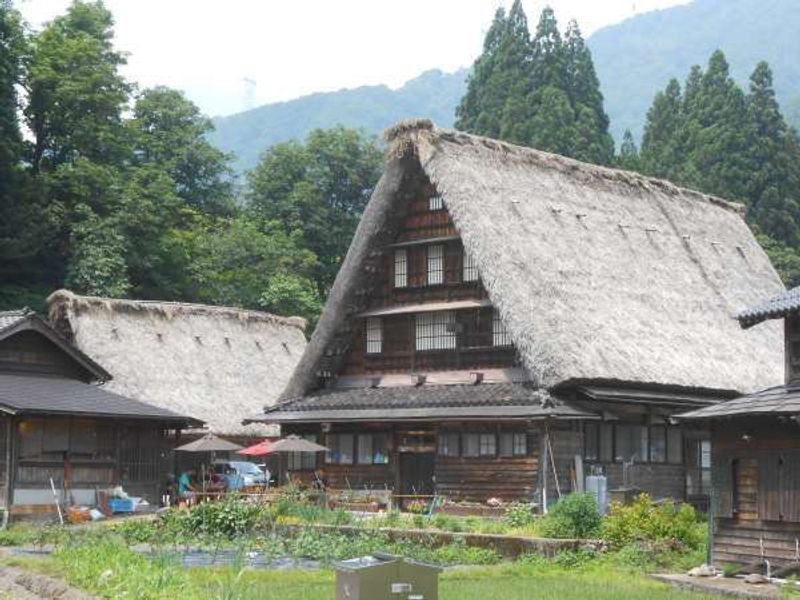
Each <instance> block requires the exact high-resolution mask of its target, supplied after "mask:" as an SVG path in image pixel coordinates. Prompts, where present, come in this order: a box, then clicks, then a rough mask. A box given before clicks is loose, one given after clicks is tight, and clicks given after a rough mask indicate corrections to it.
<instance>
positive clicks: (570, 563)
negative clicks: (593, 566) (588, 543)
mask: <svg viewBox="0 0 800 600" xmlns="http://www.w3.org/2000/svg"><path fill="white" fill-rule="evenodd" d="M596 557H597V554H596V553H594V552H592V551H590V550H564V551H563V552H559V553H558V554H556V555H555V557H554V558H553V562H554V563H556V564H557V565H558V566H559V567H564V568H566V569H579V568H581V567H584V566H586V565H587V564H588V563H590V562H591V561H592V560H594V559H595V558H596Z"/></svg>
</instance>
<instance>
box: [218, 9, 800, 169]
mask: <svg viewBox="0 0 800 600" xmlns="http://www.w3.org/2000/svg"><path fill="white" fill-rule="evenodd" d="M529 16H530V15H529ZM561 25H562V26H563V25H566V23H561ZM798 31H800V0H694V1H693V2H692V3H691V4H688V5H684V6H676V7H673V8H669V9H664V10H660V11H654V12H650V13H645V14H642V15H638V16H635V17H632V18H630V19H627V20H625V21H622V22H621V23H618V24H616V25H612V26H609V27H606V28H604V29H601V30H599V31H597V32H596V33H595V34H594V35H592V36H591V37H590V38H589V39H588V44H589V47H590V48H591V50H592V53H593V55H594V61H595V67H596V68H597V73H598V76H599V77H600V83H601V89H602V91H603V95H604V96H605V100H606V103H605V106H606V112H607V113H608V115H609V116H610V118H611V131H612V133H613V134H614V137H615V138H616V139H617V140H619V139H621V137H622V133H623V132H624V131H625V129H630V130H631V131H633V132H634V133H635V134H637V135H639V134H641V130H642V127H643V125H644V120H645V115H646V113H647V109H648V108H649V107H650V104H651V102H652V101H653V96H654V95H655V94H656V92H657V91H659V90H661V89H663V88H664V87H665V86H666V85H667V82H668V81H669V79H670V78H672V77H677V78H678V79H679V80H680V81H681V82H683V80H684V79H685V77H686V75H687V74H688V72H689V68H690V67H691V66H692V65H694V64H702V65H704V64H705V63H706V62H707V60H708V57H709V56H710V55H711V53H712V52H713V51H714V50H716V49H717V48H721V49H722V50H723V51H724V52H725V54H726V55H727V57H728V62H729V63H730V64H731V69H732V73H733V75H734V77H736V78H737V80H738V81H739V82H740V83H741V84H742V85H743V86H745V89H746V87H747V85H748V83H747V80H748V77H749V75H750V73H751V72H752V70H753V68H754V67H755V65H756V63H757V62H758V61H760V60H767V61H768V62H769V63H770V65H771V66H772V68H773V71H774V74H775V85H776V89H777V91H778V97H779V100H780V101H781V104H782V108H783V109H784V112H785V114H786V115H787V117H788V118H789V120H790V121H791V122H792V123H795V124H796V125H800V60H797V57H798V56H800V35H798V34H797V32H798ZM470 59H471V57H464V61H465V62H467V61H469V60H470ZM466 77H467V70H466V69H463V70H460V71H457V72H455V73H452V74H446V73H442V72H441V71H439V70H432V71H426V72H425V73H423V74H422V75H420V76H419V77H417V78H416V79H412V80H411V81H409V82H408V83H406V85H404V86H403V87H402V88H400V89H398V90H391V89H389V88H388V87H386V86H365V87H360V88H356V89H350V90H341V91H337V92H329V93H320V94H312V95H310V96H304V97H302V98H298V99H296V100H290V101H288V102H280V103H275V104H267V105H264V106H261V107H259V108H255V109H253V110H250V111H247V112H243V113H238V114H235V115H231V116H228V117H220V118H217V119H215V120H214V124H215V125H216V127H217V131H216V132H215V133H214V134H212V135H211V141H212V143H214V144H215V145H216V146H218V147H219V148H221V149H222V150H224V151H226V152H233V153H235V154H236V156H237V159H236V161H235V163H234V168H235V169H236V170H237V171H239V172H242V171H243V170H245V169H248V168H251V167H253V166H254V165H255V163H256V161H257V160H258V156H259V155H260V154H261V153H262V152H263V151H264V150H265V149H266V148H268V147H269V146H270V145H272V144H274V143H276V142H280V141H284V140H287V139H292V138H302V137H304V136H305V135H306V134H307V133H308V132H309V131H310V130H311V129H314V128H316V127H332V126H333V125H336V124H337V123H341V124H342V125H346V126H349V127H361V128H363V129H365V130H367V131H368V132H370V133H378V132H380V131H381V130H382V129H384V128H385V127H387V126H389V125H391V124H392V123H394V122H395V121H397V120H399V119H402V118H405V117H412V116H413V117H430V118H432V119H433V120H434V121H435V122H436V123H437V124H438V125H440V126H443V127H449V126H451V125H452V123H453V120H454V113H455V107H456V105H457V104H458V102H459V100H460V99H461V96H462V95H463V93H464V90H465V89H466V85H465V80H466Z"/></svg>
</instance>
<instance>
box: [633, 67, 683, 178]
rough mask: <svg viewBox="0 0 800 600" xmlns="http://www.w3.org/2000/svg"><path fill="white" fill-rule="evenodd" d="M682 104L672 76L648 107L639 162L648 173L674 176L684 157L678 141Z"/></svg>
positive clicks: (681, 119)
mask: <svg viewBox="0 0 800 600" xmlns="http://www.w3.org/2000/svg"><path fill="white" fill-rule="evenodd" d="M683 105H684V101H683V97H682V96H681V85H680V83H678V80H677V79H672V80H671V81H670V82H669V84H668V85H667V88H666V89H665V90H664V91H663V92H658V94H656V97H655V100H653V105H652V106H651V107H650V109H649V110H648V111H647V121H646V123H645V127H644V136H643V137H642V149H641V153H640V156H639V159H640V161H639V164H640V168H641V170H642V171H643V172H645V173H647V174H648V175H653V176H654V177H664V178H667V179H672V180H675V179H677V176H678V173H679V172H680V169H681V165H682V162H683V159H684V157H683V154H682V149H681V147H680V142H679V136H680V132H681V131H682V129H683Z"/></svg>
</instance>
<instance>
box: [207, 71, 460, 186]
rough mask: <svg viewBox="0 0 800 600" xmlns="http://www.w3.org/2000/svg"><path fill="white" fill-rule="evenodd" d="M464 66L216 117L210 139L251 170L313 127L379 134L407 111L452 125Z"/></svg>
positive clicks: (237, 165) (236, 166)
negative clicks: (262, 156)
mask: <svg viewBox="0 0 800 600" xmlns="http://www.w3.org/2000/svg"><path fill="white" fill-rule="evenodd" d="M466 77H467V72H466V71H465V70H461V71H456V72H455V73H442V72H441V71H439V70H432V71H426V72H425V73H423V74H422V75H420V76H419V77H417V78H415V79H412V80H411V81H409V82H407V83H406V84H405V85H404V86H403V87H401V88H399V89H397V90H392V89H389V88H388V87H387V86H385V85H374V86H363V87H360V88H356V89H351V90H340V91H337V92H326V93H319V94H311V95H309V96H303V97H302V98H297V99H296V100H291V101H289V102H277V103H274V104H265V105H264V106H260V107H258V108H254V109H252V110H249V111H247V112H242V113H237V114H235V115H231V116H228V117H217V118H216V119H214V126H215V129H216V130H215V131H214V132H212V133H210V134H209V140H210V141H211V143H212V144H214V145H215V146H216V147H218V148H220V149H222V150H224V151H225V152H231V153H233V154H234V162H233V168H234V169H235V170H236V171H237V172H239V173H242V172H244V171H245V170H247V169H251V168H253V167H254V166H255V164H256V162H257V161H258V156H259V154H261V153H262V152H263V151H264V150H266V149H267V148H269V147H270V146H271V145H273V144H276V143H278V142H284V141H287V140H293V139H303V138H304V137H306V135H308V133H309V132H310V131H312V130H313V129H318V128H322V129H326V128H329V127H333V126H334V125H345V126H347V127H353V128H357V129H363V130H365V131H367V132H369V133H370V134H376V133H378V132H380V131H382V130H383V129H385V128H386V127H388V126H390V125H391V124H392V123H394V122H395V121H398V120H400V119H404V118H406V117H408V116H427V117H430V118H431V119H433V120H434V121H435V122H436V123H438V124H440V125H441V126H443V127H450V126H451V125H452V124H453V117H454V109H455V106H456V104H458V100H459V99H460V98H461V95H462V94H463V93H464V81H465V79H466Z"/></svg>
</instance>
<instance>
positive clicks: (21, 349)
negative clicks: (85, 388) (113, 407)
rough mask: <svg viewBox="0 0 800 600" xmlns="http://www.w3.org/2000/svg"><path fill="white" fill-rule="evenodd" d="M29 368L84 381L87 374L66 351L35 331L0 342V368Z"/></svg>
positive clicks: (25, 332)
mask: <svg viewBox="0 0 800 600" xmlns="http://www.w3.org/2000/svg"><path fill="white" fill-rule="evenodd" d="M3 370H5V371H29V372H34V373H47V374H52V375H63V376H64V377H70V378H74V379H81V380H85V379H86V377H87V373H86V372H85V371H84V370H83V369H82V368H81V367H79V366H78V365H77V364H76V363H75V361H73V360H72V359H71V358H70V357H69V356H67V355H66V354H65V353H64V351H63V350H61V349H60V348H59V347H58V346H56V345H55V344H54V343H53V342H51V341H50V340H48V339H47V338H46V337H44V336H43V335H41V334H39V333H37V332H35V331H21V332H20V333H18V334H16V335H12V336H11V337H9V338H6V339H5V340H2V341H0V371H3Z"/></svg>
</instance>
